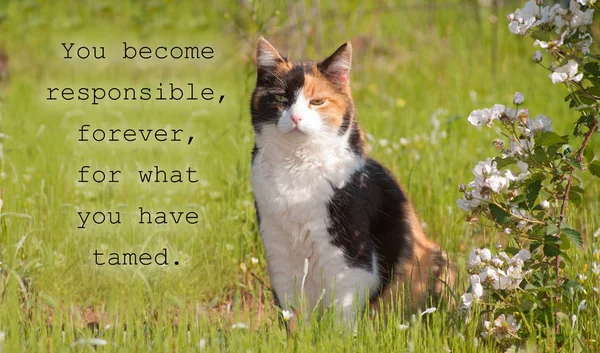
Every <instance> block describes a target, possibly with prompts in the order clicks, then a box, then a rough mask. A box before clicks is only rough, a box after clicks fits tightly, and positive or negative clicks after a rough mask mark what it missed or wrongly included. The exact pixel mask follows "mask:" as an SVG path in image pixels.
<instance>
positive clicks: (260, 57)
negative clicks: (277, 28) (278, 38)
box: [256, 37, 285, 68]
mask: <svg viewBox="0 0 600 353" xmlns="http://www.w3.org/2000/svg"><path fill="white" fill-rule="evenodd" d="M284 62H285V60H284V59H283V57H281V55H280V54H279V52H278V51H277V49H275V48H274V47H273V46H272V45H271V43H269V42H268V41H267V40H266V39H264V38H263V37H260V38H258V43H256V66H258V67H259V68H261V67H264V68H269V67H276V66H277V65H279V64H281V63H284Z"/></svg>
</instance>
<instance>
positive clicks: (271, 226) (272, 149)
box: [252, 91, 379, 320]
mask: <svg viewBox="0 0 600 353" xmlns="http://www.w3.org/2000/svg"><path fill="white" fill-rule="evenodd" d="M297 94H298V97H297V99H296V102H295V104H294V105H293V106H292V107H290V109H289V110H288V111H285V112H283V113H282V115H281V117H280V119H279V122H278V124H277V125H276V126H275V125H274V124H273V125H263V126H262V129H261V132H260V133H258V134H257V135H256V145H257V147H258V148H259V151H258V154H257V155H256V157H255V159H254V162H253V164H252V185H253V187H254V194H255V198H256V203H257V207H258V211H259V214H260V219H261V222H260V231H261V236H262V240H263V244H264V246H265V250H266V255H267V259H268V263H269V272H270V276H271V283H272V285H273V287H274V289H275V291H276V292H277V295H278V300H279V302H280V304H281V305H282V306H283V307H284V308H289V306H290V305H292V306H294V307H296V308H298V307H300V298H304V302H303V303H302V305H303V312H304V315H305V316H308V315H310V313H311V312H312V309H313V308H314V307H315V306H316V305H317V304H319V303H318V300H319V298H320V296H321V293H322V290H323V289H324V290H325V295H324V296H323V302H322V303H321V304H323V305H330V304H332V303H334V302H335V305H336V308H338V310H340V312H341V313H342V314H343V315H344V318H345V319H348V320H352V319H353V318H354V316H355V314H356V310H355V309H357V308H361V307H362V306H363V305H364V303H365V300H366V297H367V295H370V293H373V292H374V291H375V290H376V289H377V286H378V284H379V278H378V274H377V266H376V264H374V265H373V272H370V271H367V270H365V269H362V268H350V267H349V266H348V264H347V262H346V260H345V258H344V254H343V252H342V250H341V249H340V248H337V247H335V246H333V245H332V244H331V240H332V237H331V235H329V233H328V232H327V226H328V209H327V204H328V202H329V200H330V199H331V197H332V195H333V193H334V189H333V188H332V186H331V185H334V186H335V187H337V188H341V187H343V186H344V185H345V183H346V182H347V181H348V180H349V178H350V176H351V175H352V174H353V173H354V172H355V171H356V170H358V169H359V168H361V167H362V166H363V163H364V162H363V160H362V159H361V158H359V157H358V156H356V155H355V154H353V153H351V152H350V151H349V150H348V148H347V146H348V135H347V134H346V135H344V136H338V135H337V130H335V129H332V128H330V127H328V126H327V125H326V124H323V121H322V119H321V117H320V116H319V114H318V111H317V110H316V109H313V108H311V107H310V106H309V105H308V101H307V100H306V98H305V97H303V95H302V93H301V91H299V92H298V93H297ZM292 114H301V116H302V122H301V123H300V124H299V125H298V130H300V132H299V131H297V130H296V131H294V127H295V126H294V124H293V122H292V121H291V119H290V117H291V115H292ZM374 258H375V257H374ZM305 259H308V264H309V266H308V275H307V277H306V280H305V284H304V293H303V294H302V293H301V285H302V279H303V269H304V261H305ZM355 299H357V300H358V303H357V302H356V301H355Z"/></svg>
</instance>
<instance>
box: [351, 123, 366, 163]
mask: <svg viewBox="0 0 600 353" xmlns="http://www.w3.org/2000/svg"><path fill="white" fill-rule="evenodd" d="M350 128H351V130H350V136H349V137H348V148H350V150H351V151H352V152H354V153H355V154H356V155H357V156H361V157H364V155H365V148H364V145H363V143H364V141H363V139H362V135H361V132H360V127H359V126H358V124H357V123H356V121H352V123H351V127H350Z"/></svg>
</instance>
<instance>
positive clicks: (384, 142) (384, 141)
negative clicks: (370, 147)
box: [379, 139, 389, 147]
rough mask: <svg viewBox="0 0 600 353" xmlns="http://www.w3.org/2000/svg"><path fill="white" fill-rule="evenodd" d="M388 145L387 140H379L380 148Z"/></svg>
mask: <svg viewBox="0 0 600 353" xmlns="http://www.w3.org/2000/svg"><path fill="white" fill-rule="evenodd" d="M388 144H389V141H388V140H386V139H380V140H379V145H380V146H382V147H385V146H387V145H388Z"/></svg>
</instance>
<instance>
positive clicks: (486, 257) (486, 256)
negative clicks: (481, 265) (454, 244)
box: [479, 248, 492, 262]
mask: <svg viewBox="0 0 600 353" xmlns="http://www.w3.org/2000/svg"><path fill="white" fill-rule="evenodd" d="M479 256H480V257H481V261H483V262H487V261H490V260H491V259H492V252H491V251H490V249H488V248H483V249H481V251H480V252H479Z"/></svg>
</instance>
